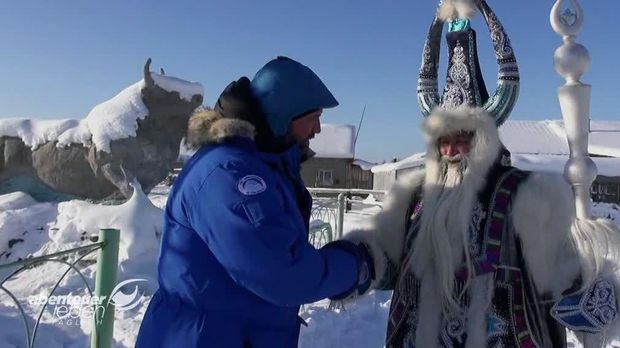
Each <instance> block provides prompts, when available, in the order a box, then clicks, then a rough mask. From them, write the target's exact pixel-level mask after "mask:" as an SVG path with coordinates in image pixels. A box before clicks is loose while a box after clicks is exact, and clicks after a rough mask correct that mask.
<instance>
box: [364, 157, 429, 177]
mask: <svg viewBox="0 0 620 348" xmlns="http://www.w3.org/2000/svg"><path fill="white" fill-rule="evenodd" d="M425 155H426V154H425V153H424V152H420V153H416V154H413V155H411V156H409V157H407V158H404V159H402V160H400V161H398V162H389V163H384V164H379V165H377V166H374V167H372V169H371V171H372V172H373V173H384V172H392V171H395V170H400V169H406V168H414V167H419V166H421V165H423V164H424V158H425Z"/></svg>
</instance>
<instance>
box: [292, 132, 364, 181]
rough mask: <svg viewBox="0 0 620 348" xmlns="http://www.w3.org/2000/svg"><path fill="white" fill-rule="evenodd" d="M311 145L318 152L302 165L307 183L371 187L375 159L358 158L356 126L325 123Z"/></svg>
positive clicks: (302, 174)
mask: <svg viewBox="0 0 620 348" xmlns="http://www.w3.org/2000/svg"><path fill="white" fill-rule="evenodd" d="M310 148H311V149H312V150H313V151H314V152H316V155H315V156H314V157H313V158H311V159H309V160H308V161H306V162H304V163H303V164H302V166H301V176H302V178H303V180H304V183H305V184H306V186H307V187H325V188H358V189H371V188H372V185H373V182H372V177H373V174H372V172H371V171H370V169H371V168H372V167H373V166H374V163H369V162H366V161H364V160H360V159H355V126H351V125H336V124H322V125H321V133H319V134H317V135H316V136H315V138H314V139H312V140H310Z"/></svg>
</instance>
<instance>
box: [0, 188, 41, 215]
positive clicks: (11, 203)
mask: <svg viewBox="0 0 620 348" xmlns="http://www.w3.org/2000/svg"><path fill="white" fill-rule="evenodd" d="M37 203H38V202H37V201H36V200H35V199H34V198H32V197H30V195H28V194H27V193H24V192H11V193H7V194H4V195H2V196H0V211H7V210H15V209H22V208H26V207H28V206H31V205H34V204H37Z"/></svg>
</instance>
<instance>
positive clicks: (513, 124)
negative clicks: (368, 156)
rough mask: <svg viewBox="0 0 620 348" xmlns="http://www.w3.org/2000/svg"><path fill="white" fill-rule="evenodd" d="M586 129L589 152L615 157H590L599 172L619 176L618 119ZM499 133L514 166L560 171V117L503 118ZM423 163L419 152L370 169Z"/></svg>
mask: <svg viewBox="0 0 620 348" xmlns="http://www.w3.org/2000/svg"><path fill="white" fill-rule="evenodd" d="M590 131H591V133H590V137H589V146H588V150H589V152H590V154H591V155H598V156H609V157H617V158H611V159H610V158H597V157H593V159H594V162H595V163H596V165H597V167H599V174H600V175H606V176H620V165H619V164H620V122H614V121H591V123H590ZM499 136H500V138H501V140H502V142H503V143H504V145H505V146H506V148H507V149H508V150H509V151H510V152H511V154H512V158H513V164H514V165H515V166H516V167H519V168H522V169H525V170H543V169H544V168H547V169H548V168H554V171H557V172H563V170H564V163H566V160H567V159H568V155H569V154H570V151H569V148H568V141H567V140H566V130H565V129H564V122H563V121H559V120H546V121H506V123H504V125H502V126H501V127H500V128H499ZM423 164H424V153H423V152H422V153H416V154H414V155H412V156H409V157H407V158H405V159H403V160H400V161H398V162H393V163H385V164H380V165H377V166H374V167H373V168H372V172H373V173H381V172H391V171H395V170H400V169H406V168H414V167H418V166H421V165H423Z"/></svg>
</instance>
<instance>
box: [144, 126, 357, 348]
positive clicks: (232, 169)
mask: <svg viewBox="0 0 620 348" xmlns="http://www.w3.org/2000/svg"><path fill="white" fill-rule="evenodd" d="M299 158H300V152H299V150H298V149H297V147H296V146H295V147H292V148H291V149H290V150H288V151H286V152H284V153H282V154H279V155H273V154H264V153H259V152H258V151H257V149H256V146H255V144H254V143H253V142H252V141H250V140H248V139H245V138H240V137H237V138H232V139H230V140H228V141H226V142H225V143H224V144H221V145H218V146H207V147H204V148H203V149H201V150H200V151H199V152H198V153H197V154H196V155H195V156H194V157H193V158H192V159H191V161H190V162H189V163H188V164H187V165H186V167H185V168H184V170H183V172H182V174H181V175H180V177H179V178H178V181H177V182H176V183H175V185H174V187H173V189H172V192H171V193H170V197H169V200H168V204H167V207H166V212H165V226H164V233H163V235H162V247H161V254H160V257H159V283H160V289H159V290H158V291H157V292H156V293H155V295H154V296H153V298H152V300H151V303H150V304H149V308H148V310H147V313H146V315H145V317H144V320H143V323H142V327H141V329H140V334H139V338H138V342H137V345H136V346H137V347H140V348H141V347H230V348H233V347H296V346H297V339H298V334H299V325H300V319H299V318H298V316H297V314H298V311H299V305H300V304H302V303H307V302H313V301H316V300H319V299H322V298H325V297H328V296H332V295H335V294H338V293H343V292H347V291H348V290H350V289H351V288H352V287H354V286H355V285H356V282H357V267H358V266H357V261H356V259H355V258H354V257H353V256H352V255H351V254H349V253H347V252H345V251H343V250H340V249H337V248H327V249H322V250H316V249H315V248H314V247H313V246H312V245H310V244H309V243H308V236H307V233H308V224H307V223H308V217H309V213H310V211H309V209H310V207H311V203H310V200H311V198H310V196H309V194H307V191H306V189H305V188H304V186H303V182H302V181H301V179H300V177H299ZM297 191H299V192H303V197H304V198H303V199H304V201H303V202H300V201H299V200H298V199H297V197H298V195H297V194H296V192H297ZM300 207H301V208H302V209H300Z"/></svg>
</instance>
